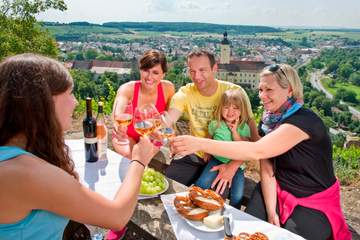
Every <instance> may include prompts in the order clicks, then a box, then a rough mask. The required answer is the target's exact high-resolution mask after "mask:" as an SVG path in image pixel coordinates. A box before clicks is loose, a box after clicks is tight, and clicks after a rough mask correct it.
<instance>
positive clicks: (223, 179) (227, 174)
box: [210, 164, 239, 194]
mask: <svg viewBox="0 0 360 240" xmlns="http://www.w3.org/2000/svg"><path fill="white" fill-rule="evenodd" d="M238 169H239V167H238V166H235V167H234V166H233V165H230V164H220V165H217V166H215V167H213V168H211V170H210V171H211V172H213V171H219V173H218V175H217V176H216V178H215V180H214V181H213V182H212V184H211V188H215V186H216V190H215V191H216V192H217V193H219V194H223V193H224V191H225V189H226V186H227V185H229V188H230V187H231V184H232V179H233V177H234V175H235V173H236V171H237V170H238Z"/></svg>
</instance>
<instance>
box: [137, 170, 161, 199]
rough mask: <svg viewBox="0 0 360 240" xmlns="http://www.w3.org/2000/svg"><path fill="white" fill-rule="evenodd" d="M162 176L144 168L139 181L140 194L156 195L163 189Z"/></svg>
mask: <svg viewBox="0 0 360 240" xmlns="http://www.w3.org/2000/svg"><path fill="white" fill-rule="evenodd" d="M165 184H166V183H165V178H164V176H163V175H162V174H161V173H159V172H157V171H155V170H154V169H152V168H146V169H145V171H144V175H143V177H142V180H141V187H140V193H142V194H157V193H159V192H161V191H163V190H164V189H165Z"/></svg>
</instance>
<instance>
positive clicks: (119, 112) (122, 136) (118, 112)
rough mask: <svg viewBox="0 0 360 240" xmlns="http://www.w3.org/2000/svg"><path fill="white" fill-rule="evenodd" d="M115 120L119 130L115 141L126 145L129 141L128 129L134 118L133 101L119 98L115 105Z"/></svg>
mask: <svg viewBox="0 0 360 240" xmlns="http://www.w3.org/2000/svg"><path fill="white" fill-rule="evenodd" d="M113 118H114V121H115V122H116V123H117V126H118V128H117V129H118V131H117V134H116V137H115V143H117V144H119V145H125V144H128V143H129V139H128V136H127V134H126V129H127V127H128V126H129V125H130V123H131V121H132V118H133V105H132V103H131V102H124V101H121V100H117V101H116V102H115V105H114V113H113Z"/></svg>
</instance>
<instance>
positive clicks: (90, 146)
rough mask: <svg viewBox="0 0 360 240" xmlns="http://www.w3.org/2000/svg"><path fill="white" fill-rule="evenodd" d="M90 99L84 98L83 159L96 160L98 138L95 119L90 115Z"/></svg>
mask: <svg viewBox="0 0 360 240" xmlns="http://www.w3.org/2000/svg"><path fill="white" fill-rule="evenodd" d="M91 100H92V99H91V98H89V97H87V98H86V117H85V118H84V120H83V131H84V142H85V160H86V161H87V162H96V161H97V160H98V154H97V148H98V140H97V138H96V119H95V118H94V117H93V116H92V107H91Z"/></svg>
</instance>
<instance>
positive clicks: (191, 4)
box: [180, 0, 200, 10]
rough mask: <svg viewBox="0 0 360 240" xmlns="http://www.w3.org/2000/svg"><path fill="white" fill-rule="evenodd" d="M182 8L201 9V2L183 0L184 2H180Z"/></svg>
mask: <svg viewBox="0 0 360 240" xmlns="http://www.w3.org/2000/svg"><path fill="white" fill-rule="evenodd" d="M180 9H181V10H199V9H200V5H199V3H196V2H193V1H188V0H185V1H182V3H181V4H180Z"/></svg>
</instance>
